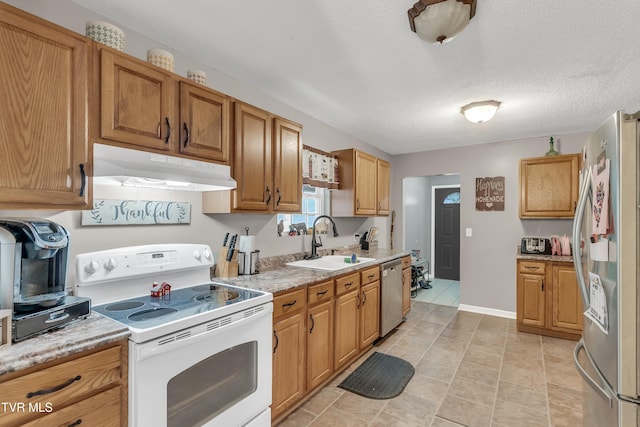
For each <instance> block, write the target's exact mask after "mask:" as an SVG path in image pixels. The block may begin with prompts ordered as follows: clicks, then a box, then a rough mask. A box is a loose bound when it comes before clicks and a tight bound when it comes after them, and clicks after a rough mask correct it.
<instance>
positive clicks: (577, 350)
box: [573, 339, 613, 408]
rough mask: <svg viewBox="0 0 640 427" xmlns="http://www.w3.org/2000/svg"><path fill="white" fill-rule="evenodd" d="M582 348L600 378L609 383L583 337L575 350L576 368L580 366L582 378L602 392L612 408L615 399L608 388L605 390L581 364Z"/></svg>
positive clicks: (574, 360)
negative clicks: (579, 354) (579, 357)
mask: <svg viewBox="0 0 640 427" xmlns="http://www.w3.org/2000/svg"><path fill="white" fill-rule="evenodd" d="M582 349H584V354H586V355H587V359H589V363H591V366H592V367H593V368H594V370H595V371H596V375H598V378H599V379H600V381H601V382H603V383H605V384H606V383H607V382H606V380H605V379H604V377H603V376H602V374H601V373H600V371H599V370H598V368H597V367H596V365H595V363H593V359H591V355H590V354H589V352H588V351H587V349H585V348H584V341H583V340H582V339H580V341H578V344H577V345H576V348H575V349H574V350H573V362H574V363H575V365H576V368H578V372H579V373H580V375H582V378H584V380H585V381H586V382H587V384H589V385H590V386H591V388H592V389H593V390H595V391H596V393H598V394H600V395H601V396H602V397H603V398H604V399H605V400H606V401H607V403H608V404H609V408H612V407H613V399H612V398H611V395H610V394H609V393H608V392H607V390H605V389H604V388H602V387H601V386H600V385H599V384H598V383H597V382H595V381H594V380H593V378H591V377H590V376H589V374H588V373H587V371H585V370H584V368H583V367H582V365H581V364H580V361H579V360H578V353H580V350H582Z"/></svg>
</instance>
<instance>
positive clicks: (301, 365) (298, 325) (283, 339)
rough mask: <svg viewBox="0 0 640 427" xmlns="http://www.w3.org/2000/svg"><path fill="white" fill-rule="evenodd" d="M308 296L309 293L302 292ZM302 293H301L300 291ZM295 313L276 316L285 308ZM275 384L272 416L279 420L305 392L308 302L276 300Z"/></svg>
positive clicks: (289, 297)
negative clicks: (306, 307)
mask: <svg viewBox="0 0 640 427" xmlns="http://www.w3.org/2000/svg"><path fill="white" fill-rule="evenodd" d="M303 290H304V291H305V293H306V290H305V289H303ZM298 292H299V291H298ZM296 305H297V308H295V309H294V311H292V312H290V313H287V314H284V315H281V317H280V318H277V317H276V313H277V312H279V311H280V312H281V309H282V307H284V308H291V307H296ZM273 306H274V324H273V385H272V398H271V416H272V418H275V417H277V416H278V415H280V414H281V413H282V412H284V411H285V410H286V409H287V408H289V407H291V406H292V405H293V404H295V403H296V402H297V401H298V400H300V399H301V398H302V396H303V395H304V393H305V372H306V368H305V350H306V346H305V338H306V335H307V334H306V329H305V311H304V308H305V306H306V301H300V300H299V299H296V298H295V297H294V298H293V299H292V296H290V295H288V294H285V295H280V296H277V297H275V298H274V299H273Z"/></svg>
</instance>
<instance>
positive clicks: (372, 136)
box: [74, 0, 640, 154]
mask: <svg viewBox="0 0 640 427" xmlns="http://www.w3.org/2000/svg"><path fill="white" fill-rule="evenodd" d="M74 1H75V2H76V3H78V4H80V5H82V6H85V7H87V8H89V9H91V10H94V11H95V12H97V13H99V14H101V15H103V16H105V17H107V18H109V19H111V20H113V21H114V22H118V23H121V24H122V25H125V26H127V27H130V28H132V29H134V30H136V31H138V32H140V33H141V34H144V35H146V36H148V37H150V38H153V39H155V40H157V41H159V42H161V43H164V44H166V45H167V46H169V47H171V48H173V49H176V50H177V51H181V52H183V53H185V54H187V55H188V56H191V57H193V58H195V59H197V60H198V61H200V62H202V63H204V64H207V65H209V66H211V67H213V68H215V69H217V70H220V71H222V72H224V73H225V74H228V75H230V76H232V77H234V78H236V79H238V80H241V81H244V82H247V83H250V84H251V85H253V86H255V87H257V88H260V89H261V90H262V91H263V92H265V93H268V94H270V95H271V96H273V97H274V98H277V99H279V100H281V101H283V102H285V103H287V104H289V105H291V106H293V107H296V108H298V109H300V110H302V111H304V112H306V113H308V114H310V115H311V116H313V117H316V118H317V119H319V120H322V121H324V122H326V123H328V124H330V125H332V126H334V127H336V128H339V129H342V130H343V131H345V132H347V133H349V134H351V135H353V136H355V137H356V138H358V139H360V140H362V141H364V142H367V143H369V144H372V145H374V146H376V147H378V148H380V149H381V150H383V151H385V152H387V153H390V154H400V153H410V152H416V151H424V150H433V149H439V148H448V147H458V146H466V145H473V144H482V143H489V142H498V141H507V140H514V139H521V138H528V137H537V136H548V135H552V134H562V133H571V132H578V131H585V130H590V129H594V128H596V127H597V126H598V125H599V124H600V122H602V121H603V120H604V119H605V118H606V117H608V116H609V115H610V114H611V113H613V112H614V111H615V110H618V109H624V110H626V111H627V112H635V111H637V110H640V7H639V5H638V0H598V1H591V0H587V1H585V0H536V1H527V0H478V5H477V10H476V15H475V17H474V18H473V19H472V20H471V22H470V24H469V26H468V27H467V28H466V29H465V30H464V31H463V32H462V33H461V34H460V35H459V36H458V37H457V38H455V39H454V40H452V41H451V42H450V43H447V44H444V45H432V44H428V43H426V42H424V41H422V40H420V39H419V38H418V37H417V36H416V35H415V34H414V33H412V32H411V31H410V29H409V23H408V19H407V10H408V9H409V8H410V7H411V6H412V5H413V4H414V2H415V0H404V1H399V0H367V1H365V0H351V1H345V0H268V1H265V0H242V1H237V0H236V1H229V0H208V1H202V0H181V1H175V0H135V1H131V0H110V1H104V0H74ZM486 99H495V100H498V101H501V102H502V106H501V109H500V110H499V111H498V113H497V115H496V116H495V117H494V119H493V120H491V121H490V122H487V123H482V124H472V123H469V122H467V121H466V120H465V119H464V117H463V116H462V115H461V114H460V107H461V106H463V105H465V104H467V103H470V102H475V101H481V100H486Z"/></svg>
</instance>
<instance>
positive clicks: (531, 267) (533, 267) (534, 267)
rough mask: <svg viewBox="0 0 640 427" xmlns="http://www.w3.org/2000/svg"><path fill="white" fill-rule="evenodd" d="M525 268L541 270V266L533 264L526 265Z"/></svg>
mask: <svg viewBox="0 0 640 427" xmlns="http://www.w3.org/2000/svg"><path fill="white" fill-rule="evenodd" d="M524 268H526V269H527V270H539V269H540V267H536V266H533V265H525V266H524Z"/></svg>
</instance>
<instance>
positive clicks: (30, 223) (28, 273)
mask: <svg viewBox="0 0 640 427" xmlns="http://www.w3.org/2000/svg"><path fill="white" fill-rule="evenodd" d="M68 252H69V233H68V232H67V230H65V228H64V227H62V226H61V225H60V224H56V223H55V222H52V221H49V220H46V219H40V218H28V219H22V218H0V308H6V309H11V310H12V312H13V315H12V341H14V342H16V341H20V340H22V339H25V338H28V337H30V336H32V335H34V334H37V333H41V332H45V331H48V330H51V329H55V328H58V327H60V326H62V325H65V324H66V323H68V322H69V321H71V320H75V319H77V318H80V317H86V316H88V315H89V314H90V312H91V303H90V301H89V300H88V299H87V298H77V297H73V296H68V295H67V291H66V278H67V256H68Z"/></svg>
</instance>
